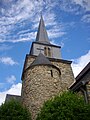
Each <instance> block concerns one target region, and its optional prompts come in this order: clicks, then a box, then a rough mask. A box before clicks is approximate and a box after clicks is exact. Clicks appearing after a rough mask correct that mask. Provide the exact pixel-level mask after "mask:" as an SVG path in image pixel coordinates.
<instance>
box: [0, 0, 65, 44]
mask: <svg viewBox="0 0 90 120" xmlns="http://www.w3.org/2000/svg"><path fill="white" fill-rule="evenodd" d="M2 3H3V4H4V5H8V7H6V8H3V7H2V11H1V12H2V15H3V16H2V17H1V19H0V28H1V29H0V33H1V37H0V38H1V39H0V42H1V43H4V42H12V43H15V42H23V41H31V40H33V39H35V34H36V32H32V31H31V30H34V31H36V28H37V27H38V22H39V18H40V14H41V11H42V14H43V17H44V20H45V24H46V26H53V27H58V26H59V24H58V23H57V22H56V15H55V13H54V12H53V10H52V11H51V9H53V7H55V5H56V4H57V2H55V1H54V0H49V1H48V0H45V1H43V0H38V1H37V0H35V1H34V2H33V1H32V0H31V1H30V0H20V1H17V2H13V1H12V0H11V1H10V0H9V1H8V2H7V1H5V0H4V1H2ZM44 10H45V12H44ZM47 17H48V19H47ZM32 23H33V24H32ZM27 24H32V25H31V26H30V28H29V29H28V28H27V29H28V30H25V28H26V26H27ZM18 28H19V30H20V31H19V33H18V32H17V33H16V34H13V33H14V30H15V29H16V31H17V29H18ZM52 29H53V28H50V29H49V30H50V32H49V33H50V36H51V32H52ZM57 29H58V28H57ZM59 29H60V32H59V31H55V33H56V34H55V33H54V32H52V34H53V33H54V34H53V36H52V37H60V36H61V34H62V33H64V32H63V29H62V27H60V28H59ZM61 30H62V31H61ZM22 34H23V35H22ZM26 35H27V37H25V36H26ZM59 35H60V36H59ZM14 38H15V39H14Z"/></svg>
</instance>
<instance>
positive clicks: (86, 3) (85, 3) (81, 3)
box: [73, 0, 90, 11]
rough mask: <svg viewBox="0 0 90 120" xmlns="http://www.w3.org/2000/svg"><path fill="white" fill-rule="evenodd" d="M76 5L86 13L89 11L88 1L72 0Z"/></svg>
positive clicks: (89, 2)
mask: <svg viewBox="0 0 90 120" xmlns="http://www.w3.org/2000/svg"><path fill="white" fill-rule="evenodd" d="M73 1H74V2H75V3H76V4H77V5H80V6H81V7H83V8H84V9H85V10H86V11H90V0H73Z"/></svg>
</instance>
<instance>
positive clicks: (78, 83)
mask: <svg viewBox="0 0 90 120" xmlns="http://www.w3.org/2000/svg"><path fill="white" fill-rule="evenodd" d="M89 71H90V62H89V63H88V64H87V65H86V67H85V68H84V69H83V70H82V71H81V72H80V73H79V74H78V76H77V77H76V78H75V79H76V82H75V83H74V84H73V85H72V86H71V87H70V89H71V90H73V91H77V90H79V88H80V87H81V86H83V85H85V84H87V83H88V82H89V80H86V79H82V78H83V77H84V76H85V75H86V74H87V73H88V72H89Z"/></svg>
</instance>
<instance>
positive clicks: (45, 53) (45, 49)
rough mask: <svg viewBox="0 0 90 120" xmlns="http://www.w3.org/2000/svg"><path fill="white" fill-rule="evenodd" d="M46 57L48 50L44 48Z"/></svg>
mask: <svg viewBox="0 0 90 120" xmlns="http://www.w3.org/2000/svg"><path fill="white" fill-rule="evenodd" d="M44 55H45V56H47V48H46V47H44Z"/></svg>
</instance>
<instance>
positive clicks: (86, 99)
mask: <svg viewBox="0 0 90 120" xmlns="http://www.w3.org/2000/svg"><path fill="white" fill-rule="evenodd" d="M80 89H81V90H82V92H83V94H84V99H85V103H88V98H87V92H86V90H84V89H83V88H80Z"/></svg>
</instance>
